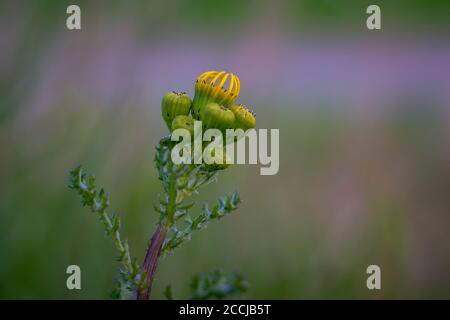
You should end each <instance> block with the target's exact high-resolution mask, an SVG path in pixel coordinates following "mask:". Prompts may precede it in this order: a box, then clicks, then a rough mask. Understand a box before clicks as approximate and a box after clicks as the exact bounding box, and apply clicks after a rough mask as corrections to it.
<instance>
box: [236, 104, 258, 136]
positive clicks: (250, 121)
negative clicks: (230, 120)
mask: <svg viewBox="0 0 450 320" xmlns="http://www.w3.org/2000/svg"><path fill="white" fill-rule="evenodd" d="M230 110H231V111H232V112H233V114H234V117H235V119H236V120H235V125H236V128H237V129H242V130H244V131H245V130H248V129H251V128H254V127H256V118H255V115H254V114H253V113H252V112H251V111H250V110H249V109H248V108H247V107H245V106H243V105H238V106H232V107H230Z"/></svg>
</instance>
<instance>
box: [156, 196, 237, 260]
mask: <svg viewBox="0 0 450 320" xmlns="http://www.w3.org/2000/svg"><path fill="white" fill-rule="evenodd" d="M239 202H240V197H239V194H238V193H237V192H236V193H233V194H232V195H230V196H227V197H224V198H220V199H219V200H218V203H217V204H216V205H215V206H214V207H213V208H212V209H211V210H210V209H209V208H208V204H205V205H204V206H203V208H202V213H200V214H199V215H197V216H196V217H194V218H192V217H191V216H190V215H187V214H186V213H185V212H186V211H187V210H184V211H182V212H181V213H182V215H180V216H184V215H185V216H186V218H185V220H184V221H185V222H186V223H187V226H186V227H185V228H184V229H182V230H179V229H178V227H177V226H176V225H174V226H173V227H172V228H171V232H170V234H169V236H168V238H167V240H166V242H165V243H164V245H163V247H162V249H161V252H162V253H164V252H167V251H172V250H174V249H175V248H177V247H178V246H180V245H181V244H182V243H183V242H184V241H186V240H189V239H190V238H191V234H192V233H193V232H194V231H196V230H200V229H204V228H206V227H207V226H208V224H209V223H210V222H211V221H213V220H219V219H221V218H223V217H225V216H226V215H228V214H230V213H231V212H232V211H234V210H236V209H237V205H238V204H239ZM180 216H179V217H180Z"/></svg>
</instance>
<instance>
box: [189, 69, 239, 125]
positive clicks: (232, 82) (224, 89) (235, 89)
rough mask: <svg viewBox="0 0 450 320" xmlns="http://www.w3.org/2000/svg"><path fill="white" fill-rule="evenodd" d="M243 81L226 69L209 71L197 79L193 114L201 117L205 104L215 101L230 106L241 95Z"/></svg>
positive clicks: (197, 117)
mask: <svg viewBox="0 0 450 320" xmlns="http://www.w3.org/2000/svg"><path fill="white" fill-rule="evenodd" d="M240 89H241V83H240V81H239V78H238V77H237V76H235V75H234V74H232V73H226V72H225V71H221V72H217V71H207V72H205V73H202V74H201V75H200V76H199V77H198V78H197V80H196V81H195V95H194V101H193V103H192V116H193V117H194V119H196V120H199V119H200V112H201V109H202V107H203V106H204V105H206V104H208V103H209V102H215V103H218V104H220V105H223V106H225V107H227V108H228V107H230V106H232V105H233V102H234V101H235V100H236V99H237V97H238V96H239V91H240Z"/></svg>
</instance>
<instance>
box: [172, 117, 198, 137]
mask: <svg viewBox="0 0 450 320" xmlns="http://www.w3.org/2000/svg"><path fill="white" fill-rule="evenodd" d="M176 129H186V130H188V131H189V133H190V134H191V137H194V119H192V118H191V117H190V116H184V115H182V116H176V117H175V119H173V121H172V125H171V131H174V130H176Z"/></svg>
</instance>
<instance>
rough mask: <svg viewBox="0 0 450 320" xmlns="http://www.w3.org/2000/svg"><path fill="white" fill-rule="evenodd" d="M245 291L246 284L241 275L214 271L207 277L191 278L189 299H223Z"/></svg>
mask: <svg viewBox="0 0 450 320" xmlns="http://www.w3.org/2000/svg"><path fill="white" fill-rule="evenodd" d="M247 289H248V282H247V281H246V280H245V279H244V278H243V277H242V276H241V275H239V274H237V273H230V274H226V273H225V272H223V271H222V270H216V271H213V272H210V273H208V274H207V275H200V276H194V277H193V279H192V283H191V299H203V300H205V299H225V298H229V297H230V296H232V295H234V294H239V293H244V292H246V291H247Z"/></svg>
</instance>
